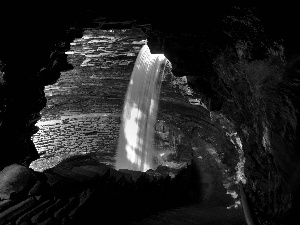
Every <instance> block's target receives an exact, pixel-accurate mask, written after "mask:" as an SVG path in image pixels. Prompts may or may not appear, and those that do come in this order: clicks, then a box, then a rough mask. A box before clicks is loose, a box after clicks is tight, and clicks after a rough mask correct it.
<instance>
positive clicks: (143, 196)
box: [44, 155, 202, 224]
mask: <svg viewBox="0 0 300 225" xmlns="http://www.w3.org/2000/svg"><path fill="white" fill-rule="evenodd" d="M85 165H100V164H99V163H97V161H96V160H94V159H93V158H92V157H91V156H88V155H85V156H72V157H70V158H68V159H66V160H64V161H62V162H61V163H59V164H58V165H57V166H56V167H55V168H52V169H48V170H46V171H44V172H45V173H51V174H53V171H54V170H56V171H60V170H64V171H71V170H72V168H74V167H78V166H85ZM102 166H104V167H105V165H103V164H102ZM53 169H54V170H53ZM160 169H161V168H160ZM115 171H116V170H114V169H112V168H110V169H108V170H107V172H106V173H105V174H103V175H102V176H101V177H99V178H98V179H96V180H95V181H93V182H85V183H84V182H80V183H77V182H74V181H71V182H69V179H67V178H64V176H65V175H64V174H63V173H62V177H63V179H65V182H66V183H68V182H69V184H68V185H66V187H68V188H71V189H66V188H64V187H62V186H61V187H60V188H57V189H56V188H52V189H51V190H52V195H54V196H57V197H58V198H64V197H66V196H70V193H73V195H76V194H77V193H79V192H80V190H82V189H93V190H94V192H93V194H92V196H91V197H90V198H89V199H88V200H87V201H86V203H85V204H84V207H82V208H81V209H80V210H79V211H78V212H77V213H76V215H75V217H74V219H73V220H72V221H69V223H68V224H98V222H99V223H100V221H108V222H107V223H105V224H129V223H130V221H138V220H141V219H143V218H145V217H147V216H150V215H152V214H154V213H157V212H160V211H163V210H168V209H173V208H176V207H180V206H186V205H190V204H195V203H196V204H199V203H200V202H201V197H202V196H201V181H200V180H199V178H200V171H199V168H196V166H195V165H194V164H193V162H191V164H188V165H187V167H186V168H184V169H182V170H180V171H179V172H178V174H177V175H176V177H175V178H172V179H171V177H170V176H164V177H160V178H153V177H152V178H151V177H150V176H149V175H148V174H147V173H141V175H140V177H139V178H138V179H137V180H135V181H133V180H132V179H130V178H129V179H128V177H126V176H124V175H125V174H123V175H122V174H121V175H120V176H121V178H119V179H118V180H116V177H114V175H113V174H114V173H116V172H115ZM155 172H156V173H158V172H157V171H155ZM161 172H162V171H161ZM119 173H120V172H119ZM56 175H59V173H57V174H56ZM74 176H76V175H74ZM195 178H196V179H195Z"/></svg>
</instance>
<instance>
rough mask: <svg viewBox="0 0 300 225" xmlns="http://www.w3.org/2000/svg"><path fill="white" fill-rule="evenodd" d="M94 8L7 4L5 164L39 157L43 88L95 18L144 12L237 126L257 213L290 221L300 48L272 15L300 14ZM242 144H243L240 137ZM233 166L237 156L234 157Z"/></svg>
mask: <svg viewBox="0 0 300 225" xmlns="http://www.w3.org/2000/svg"><path fill="white" fill-rule="evenodd" d="M2 4H3V3H2ZM94 6H95V5H93V4H91V5H88V4H87V5H86V7H85V8H89V7H90V9H89V10H87V9H80V7H75V6H71V5H69V6H68V7H70V8H68V7H65V6H63V7H61V8H60V9H59V10H58V9H57V7H55V6H54V5H48V7H49V9H50V10H45V11H43V10H40V11H34V13H32V12H33V10H32V8H31V6H29V5H27V4H26V5H24V7H23V8H22V7H21V6H20V5H19V6H18V7H16V6H14V5H13V4H8V3H7V4H6V5H5V4H3V5H1V7H0V10H1V11H0V18H1V20H0V21H1V27H2V28H3V29H1V31H0V32H1V33H0V49H1V51H0V70H1V73H0V137H1V153H0V154H1V157H0V169H2V168H3V167H5V166H6V165H9V164H11V163H13V162H17V163H22V164H25V165H29V163H30V162H31V161H32V160H34V159H36V158H38V154H37V151H36V149H35V146H34V144H33V143H32V140H31V136H32V135H33V134H34V133H36V132H37V130H38V128H37V127H36V126H35V123H36V122H37V120H38V119H39V118H40V111H41V109H42V108H43V107H45V104H46V98H45V94H44V86H45V85H49V84H53V83H55V82H56V81H57V79H58V78H59V76H60V72H61V71H64V70H67V69H70V65H68V63H67V61H66V55H65V54H64V52H65V51H67V50H69V49H70V42H71V41H72V40H73V39H74V38H75V37H80V36H81V35H82V30H83V27H90V26H96V25H97V24H94V23H93V19H95V18H96V17H100V16H102V15H103V16H108V20H111V21H116V20H119V21H126V20H127V19H128V18H129V19H136V21H137V23H139V22H141V23H142V22H143V23H144V22H147V23H151V24H152V25H153V26H152V27H153V29H149V30H145V33H146V34H147V35H148V38H147V39H148V45H149V47H150V49H151V52H152V53H164V54H165V56H166V57H167V58H168V59H169V60H170V61H171V63H172V73H173V74H174V75H175V76H177V77H182V76H186V77H187V82H188V85H189V86H190V87H191V88H192V89H193V91H194V93H196V94H197V96H201V98H202V101H203V102H204V104H206V105H207V106H208V108H209V110H210V111H211V118H212V120H213V121H214V122H215V126H216V127H217V128H218V129H219V132H220V133H223V134H224V137H225V136H226V132H227V133H228V129H230V130H231V132H232V133H235V135H236V137H238V138H239V139H238V140H241V144H242V149H243V154H244V157H245V165H244V167H245V168H244V170H245V175H246V178H247V182H246V184H245V189H246V193H247V194H248V196H249V198H250V200H251V201H250V202H251V203H252V206H253V208H254V210H255V212H256V215H257V216H258V220H259V221H260V222H261V223H262V224H267V223H269V224H276V223H282V224H284V223H287V224H288V223H290V221H292V216H294V215H296V213H297V212H298V210H299V205H298V204H299V203H298V202H299V199H300V196H299V194H298V193H297V190H298V189H299V185H300V184H299V174H300V172H299V169H300V167H299V159H300V153H299V151H298V149H299V147H300V146H299V145H300V143H299V135H300V134H299V127H298V126H299V121H298V118H299V107H300V102H299V94H300V87H299V85H300V84H299V71H300V68H299V65H300V63H299V60H300V58H299V54H300V52H299V48H298V45H297V42H296V41H295V40H296V38H295V36H294V33H293V29H288V27H287V26H284V25H281V24H280V25H279V26H278V27H275V26H274V25H273V20H272V18H276V21H277V22H278V23H281V22H282V23H287V24H289V25H292V24H293V23H294V22H295V21H296V19H295V17H296V16H295V14H293V15H292V16H289V17H285V18H283V17H282V16H280V15H283V11H280V10H283V9H279V7H273V8H271V9H270V11H272V14H270V17H268V16H267V15H266V14H265V12H266V9H268V8H267V7H265V6H261V7H258V10H257V11H255V9H254V10H250V8H242V7H240V8H239V7H235V8H234V7H231V8H230V7H228V8H226V7H224V8H222V7H220V8H222V9H220V8H218V10H213V9H214V7H212V6H204V5H203V8H204V9H207V11H206V12H204V11H205V10H202V11H203V12H202V13H199V12H197V10H195V9H194V10H192V9H191V8H192V6H191V8H190V7H185V8H182V9H180V10H183V11H188V12H190V16H187V17H184V16H179V15H182V13H181V12H182V11H180V10H179V8H180V7H177V8H176V10H175V11H172V10H171V9H170V8H169V7H163V8H161V10H160V12H161V13H158V14H153V10H154V9H155V7H154V6H149V8H144V7H142V6H140V8H139V7H137V6H135V7H133V8H130V7H128V11H126V10H125V8H124V11H122V13H119V11H120V10H117V9H120V8H121V6H118V7H115V8H112V9H111V10H108V11H105V10H104V9H105V7H106V6H104V5H103V7H102V8H101V9H95V8H94ZM40 8H41V7H40ZM126 9H127V8H126ZM72 10H73V12H72V13H70V11H72ZM125 12H126V13H125ZM275 12H277V13H278V14H276V13H275ZM278 17H279V18H281V19H282V20H280V19H278ZM207 21H209V22H207ZM40 22H42V24H43V25H42V26H41V25H40ZM20 23H22V24H23V25H24V24H27V25H28V26H20ZM122 26H123V25H122ZM122 26H121V27H122ZM112 27H113V25H112ZM278 29H279V31H278ZM280 29H281V31H282V32H280ZM281 33H282V35H281ZM19 43H22V44H21V45H20V44H19ZM165 110H167V109H165ZM222 118H223V119H222ZM224 121H229V122H230V123H227V122H226V123H224ZM228 124H231V125H230V126H231V127H230V128H229V127H228V126H229V125H228ZM227 136H228V135H227ZM230 140H231V138H230V137H228V138H227V141H230ZM235 140H237V139H235ZM233 142H235V143H234V144H235V146H236V149H238V146H237V145H238V142H237V141H233ZM228 146H229V145H228ZM230 148H232V146H230ZM227 154H229V153H227ZM227 158H230V157H229V156H227ZM224 163H225V164H226V163H227V164H230V160H227V161H226V157H225V159H224ZM267 221H268V222H267Z"/></svg>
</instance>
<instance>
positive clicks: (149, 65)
mask: <svg viewBox="0 0 300 225" xmlns="http://www.w3.org/2000/svg"><path fill="white" fill-rule="evenodd" d="M165 64H166V58H165V56H164V55H162V54H151V53H150V50H149V47H148V46H147V45H144V46H143V47H142V49H141V50H140V52H139V55H138V57H137V59H136V62H135V65H134V68H133V72H132V74H131V79H130V83H129V87H128V90H127V93H126V98H125V103H124V109H123V115H122V124H121V128H120V135H119V143H118V150H117V156H116V169H129V170H137V171H144V172H145V171H147V170H148V169H152V168H155V167H156V165H155V160H154V159H155V156H156V152H155V150H154V145H153V142H154V141H153V138H154V126H155V123H156V115H157V107H158V98H159V94H160V87H161V80H162V77H163V73H164V68H165Z"/></svg>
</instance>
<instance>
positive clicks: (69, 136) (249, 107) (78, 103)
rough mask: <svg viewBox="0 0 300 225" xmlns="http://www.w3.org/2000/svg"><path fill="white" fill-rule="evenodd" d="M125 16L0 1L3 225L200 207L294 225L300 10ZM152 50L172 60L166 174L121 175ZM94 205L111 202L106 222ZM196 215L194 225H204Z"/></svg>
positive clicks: (158, 142) (161, 148)
mask: <svg viewBox="0 0 300 225" xmlns="http://www.w3.org/2000/svg"><path fill="white" fill-rule="evenodd" d="M126 4H127V3H126ZM126 4H123V5H122V6H121V5H120V6H119V7H124V9H125V8H126V6H128V8H126V10H125V11H124V12H123V13H118V12H117V11H113V10H112V11H110V10H106V9H108V8H109V7H107V8H105V7H95V6H96V5H97V4H96V3H93V4H91V5H88V4H86V5H85V6H82V8H81V7H78V6H76V5H75V4H70V5H68V6H67V7H65V6H63V5H61V7H59V8H57V7H55V4H49V5H47V7H49V12H48V10H46V9H44V8H43V7H41V6H39V5H37V6H38V7H41V10H38V11H35V10H33V9H34V8H35V7H32V4H31V3H28V4H27V3H26V4H22V5H18V4H15V5H14V4H11V3H10V2H9V1H3V2H1V3H0V25H1V28H2V29H1V31H0V137H1V157H0V170H1V172H0V181H1V182H0V223H3V224H6V223H10V222H11V223H13V224H14V223H17V224H20V223H22V222H28V223H39V222H45V221H48V222H49V221H51V222H52V223H54V224H55V223H56V224H58V223H62V224H64V223H65V224H68V223H70V224H72V223H73V222H74V221H76V220H77V219H78V222H79V221H80V222H81V223H83V222H85V221H87V218H84V216H82V215H84V213H89V214H88V215H90V216H91V217H92V215H97V214H98V213H99V210H100V211H102V212H104V213H103V217H105V218H106V219H107V218H109V219H111V220H112V221H114V222H116V221H118V222H120V220H121V219H120V218H124V221H130V220H131V219H130V218H129V216H128V215H130V212H131V210H133V211H134V210H136V212H137V213H136V215H137V218H135V219H137V220H136V222H138V223H140V224H141V223H142V222H141V221H143V217H144V218H146V220H145V221H144V222H145V223H150V224H151V222H150V221H153V220H155V221H160V222H161V221H163V220H162V217H163V216H164V215H166V214H163V215H161V214H159V215H158V214H155V216H153V215H154V214H152V213H157V212H161V211H163V210H165V209H166V208H167V209H170V208H172V207H173V208H172V210H175V209H174V207H175V208H176V207H179V206H180V204H179V202H181V203H185V204H188V203H189V202H192V201H193V200H195V199H201V201H202V202H205V204H207V206H208V205H209V203H211V205H210V206H211V207H215V206H217V205H214V204H213V202H215V203H217V204H220V205H222V207H223V208H225V209H226V210H225V211H222V210H220V211H218V212H220V213H219V214H220V216H221V215H222V216H224V214H223V213H224V212H226V213H229V212H233V211H230V210H233V209H237V211H238V210H239V213H240V214H239V215H241V214H242V212H241V209H243V210H244V212H245V211H247V212H245V218H246V223H247V224H253V223H255V224H295V220H296V218H297V215H298V212H299V208H300V205H299V199H300V195H299V193H298V189H299V187H300V182H299V180H300V179H299V171H300V170H299V159H300V156H299V151H298V149H299V143H300V142H299V128H298V123H299V119H298V118H299V106H300V102H299V93H300V92H299V52H300V51H299V43H298V41H297V40H298V38H297V37H298V36H297V35H298V34H297V33H296V32H294V27H295V21H297V20H296V19H295V17H296V16H295V15H296V14H295V12H294V11H295V10H292V9H290V11H289V8H291V6H289V7H287V5H285V6H284V7H278V6H277V5H256V4H254V3H253V4H252V3H251V4H249V5H247V4H242V3H241V4H238V3H236V2H235V1H233V2H232V4H231V3H228V4H227V3H226V4H225V3H224V4H222V7H218V8H216V7H215V6H212V5H214V4H212V5H210V4H208V5H204V4H203V5H202V9H201V12H202V13H201V15H200V13H199V12H198V10H197V9H196V7H195V8H194V9H192V8H191V7H190V6H185V7H179V6H176V4H174V5H173V6H174V7H175V8H174V10H170V5H168V6H166V7H165V8H164V6H163V5H160V7H161V9H162V10H161V11H160V13H157V14H155V16H154V14H153V12H154V11H155V12H156V11H157V8H156V6H154V5H149V6H148V7H143V6H142V5H134V6H130V7H129V5H126ZM220 6H221V5H220ZM223 6H224V7H223ZM176 7H177V8H176ZM117 8H118V7H117V6H113V7H111V8H110V9H114V10H117ZM163 9H164V10H163ZM203 9H205V10H203ZM183 11H185V12H189V15H187V16H183V14H182V12H183ZM31 12H32V13H31ZM284 12H290V15H289V16H287V17H284V16H282V15H284ZM54 14H55V16H54ZM291 14H292V15H291ZM181 15H182V16H181ZM99 16H101V17H99ZM20 21H22V24H23V25H24V26H23V25H22V26H20ZM273 21H276V23H273ZM40 22H42V23H43V26H40ZM25 24H26V26H25ZM277 25H278V26H277ZM20 34H30V35H23V36H22V37H21V38H20ZM31 34H32V35H31ZM146 42H147V45H148V46H149V48H150V50H151V53H153V54H164V55H165V56H166V57H167V58H168V60H169V63H168V64H167V66H166V76H165V77H164V80H163V82H162V89H161V97H160V101H159V109H158V115H157V122H156V124H155V135H154V136H155V143H154V146H155V147H156V149H157V151H158V158H157V163H158V164H160V166H159V167H157V168H156V169H155V170H148V171H147V172H146V173H142V172H139V171H135V172H134V173H133V172H131V173H130V172H128V171H126V170H124V171H122V172H121V171H118V170H115V169H113V167H114V160H115V149H116V145H117V139H118V132H119V125H120V123H121V119H120V115H121V112H122V105H123V103H124V97H125V93H126V89H127V86H128V83H129V82H130V74H131V72H132V68H133V65H134V60H135V58H136V56H137V53H138V51H139V49H140V48H141V46H143V45H144V44H145V43H146ZM20 43H21V44H20ZM20 46H21V47H20ZM20 49H22V53H24V54H21V55H17V54H16V52H20ZM25 53H26V54H25ZM16 65H17V66H16ZM38 158H39V159H38ZM99 163H100V164H99ZM30 164H31V165H30ZM195 178H197V179H195ZM198 178H199V179H198ZM145 184H147V185H145ZM172 187H173V188H172ZM174 187H176V188H174ZM195 187H196V188H195ZM199 187H200V188H199ZM197 188H198V189H197ZM199 190H201V192H199ZM103 193H105V194H103ZM128 193H130V194H128ZM145 193H147V195H145ZM226 193H227V195H226ZM127 194H128V195H127ZM39 196H42V197H39ZM129 196H130V197H129ZM174 196H176V198H175V197H174ZM224 196H226V197H228V198H226V197H224ZM230 196H232V198H231V197H230ZM45 198H46V200H45ZM96 199H101V200H102V201H103V204H102V205H101V204H100V206H99V207H100V208H99V209H98V210H97V209H95V207H93V206H94V205H95V204H97V200H96ZM175 199H177V200H178V201H175ZM233 199H234V200H233ZM245 199H246V202H248V203H249V204H246V203H244V202H243V201H245ZM240 200H241V201H240ZM44 201H45V202H44ZM178 204H179V205H178ZM41 205H42V206H41ZM44 206H45V207H46V208H47V207H50V209H51V210H48V208H47V210H44V209H45V208H43V207H44ZM60 206H63V209H62V210H61V211H59V210H60V209H59V210H58V208H59V207H60ZM82 206H84V207H82ZM143 207H144V209H147V210H148V211H147V210H142V208H143ZM226 207H228V209H227V208H226ZM112 208H113V209H114V210H112ZM208 208H209V207H208ZM39 209H42V211H39V212H38V215H37V214H35V213H36V212H37V211H36V210H39ZM52 209H53V210H54V209H55V210H56V209H57V210H58V211H55V213H54V214H53V215H51V216H49V214H47V213H48V212H52V211H53V210H52ZM154 209H155V210H156V211H155V210H154ZM210 209H211V208H210ZM215 209H216V208H215ZM89 210H91V211H89ZM122 210H123V211H122ZM153 210H154V211H153ZM170 210H171V209H170ZM172 210H171V211H168V212H167V213H169V214H170V215H173V216H175V215H176V219H175V220H172V221H171V219H172V218H170V217H168V218H169V219H170V220H169V222H170V223H176V222H177V223H178V221H181V223H183V222H182V221H183V216H182V214H184V212H187V211H188V212H192V211H197V215H198V214H201V213H203V214H201V215H202V217H201V216H200V217H201V218H197V219H198V220H199V221H200V220H201V219H202V220H203V221H205V222H208V221H209V220H213V221H214V222H216V220H217V219H220V218H221V217H216V218H214V215H215V212H216V211H213V212H214V214H213V215H212V214H210V213H211V211H209V210H206V208H205V207H204V208H201V207H200V208H197V209H196V208H195V207H192V208H185V207H183V208H180V209H178V210H179V211H178V210H177V209H176V210H177V211H176V210H175V211H172ZM145 211H146V212H145ZM63 212H67V213H66V214H64V213H63ZM200 212H201V213H200ZM147 213H148V214H147ZM180 213H181V214H180ZM33 214H35V215H33ZM177 214H180V215H181V216H178V215H177ZM229 214H230V213H229ZM80 215H81V216H80ZM116 215H119V216H116ZM138 215H140V218H138V217H139V216H138ZM150 215H152V216H150ZM230 215H231V214H230ZM249 215H252V216H253V217H252V218H251V217H248V216H249ZM149 216H150V217H149ZM231 216H232V215H231ZM231 216H230V218H228V220H229V221H231V222H232V221H234V218H236V217H234V216H233V217H231ZM117 217H118V218H117ZM195 217H196V216H195V215H193V216H189V217H187V218H186V220H184V222H187V223H196V224H197V222H195V219H196V218H195ZM224 218H225V216H224ZM240 218H242V220H240V221H239V222H240V223H241V224H244V223H245V221H244V220H245V219H244V218H243V216H241V217H240ZM188 219H189V220H188ZM214 219H215V220H214ZM231 219H232V220H231ZM187 220H188V221H187ZM62 221H64V222H62ZM71 221H72V222H71ZM91 221H92V219H91V220H90V222H91ZM45 223H46V222H45ZM216 223H217V222H216Z"/></svg>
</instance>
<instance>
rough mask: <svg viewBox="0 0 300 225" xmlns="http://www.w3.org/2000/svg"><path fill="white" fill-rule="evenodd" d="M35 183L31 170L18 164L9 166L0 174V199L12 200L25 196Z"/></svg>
mask: <svg viewBox="0 0 300 225" xmlns="http://www.w3.org/2000/svg"><path fill="white" fill-rule="evenodd" d="M36 181H37V179H36V177H35V175H34V173H33V172H32V170H31V169H29V168H27V167H25V166H21V165H18V164H12V165H9V166H7V167H5V168H4V169H3V170H2V171H1V172H0V199H1V200H3V199H13V198H18V197H20V196H22V195H23V194H27V192H28V191H29V190H30V188H31V187H32V186H33V184H35V183H36Z"/></svg>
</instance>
